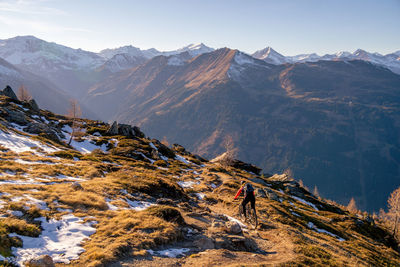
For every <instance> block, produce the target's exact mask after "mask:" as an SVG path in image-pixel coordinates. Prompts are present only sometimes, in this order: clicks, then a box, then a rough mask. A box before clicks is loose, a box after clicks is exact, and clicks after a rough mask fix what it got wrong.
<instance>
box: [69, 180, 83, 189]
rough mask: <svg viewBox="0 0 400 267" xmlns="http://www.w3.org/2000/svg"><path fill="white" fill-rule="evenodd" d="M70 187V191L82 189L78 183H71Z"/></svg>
mask: <svg viewBox="0 0 400 267" xmlns="http://www.w3.org/2000/svg"><path fill="white" fill-rule="evenodd" d="M71 187H72V189H74V190H76V191H77V190H83V187H82V185H81V184H80V183H78V182H73V183H72V184H71Z"/></svg>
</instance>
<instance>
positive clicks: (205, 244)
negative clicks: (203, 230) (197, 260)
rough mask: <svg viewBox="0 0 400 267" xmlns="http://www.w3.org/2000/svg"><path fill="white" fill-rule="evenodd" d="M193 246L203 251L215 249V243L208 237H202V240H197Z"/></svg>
mask: <svg viewBox="0 0 400 267" xmlns="http://www.w3.org/2000/svg"><path fill="white" fill-rule="evenodd" d="M193 245H195V246H196V247H198V248H199V249H201V250H205V249H214V248H215V245H214V241H213V240H212V239H211V238H208V237H206V236H203V237H201V238H200V239H197V240H195V241H194V242H193Z"/></svg>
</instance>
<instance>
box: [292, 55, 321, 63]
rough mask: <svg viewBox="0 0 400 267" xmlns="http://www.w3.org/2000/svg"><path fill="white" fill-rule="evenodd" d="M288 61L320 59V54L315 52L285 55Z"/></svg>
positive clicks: (313, 60)
mask: <svg viewBox="0 0 400 267" xmlns="http://www.w3.org/2000/svg"><path fill="white" fill-rule="evenodd" d="M286 58H287V59H288V61H289V62H291V63H295V62H315V61H318V60H320V59H321V57H320V56H318V55H317V54H315V53H312V54H300V55H297V56H293V57H286Z"/></svg>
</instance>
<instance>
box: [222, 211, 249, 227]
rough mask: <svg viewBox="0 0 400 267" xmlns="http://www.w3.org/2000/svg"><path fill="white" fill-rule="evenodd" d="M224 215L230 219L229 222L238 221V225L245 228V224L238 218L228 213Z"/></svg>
mask: <svg viewBox="0 0 400 267" xmlns="http://www.w3.org/2000/svg"><path fill="white" fill-rule="evenodd" d="M224 216H225V217H226V218H227V219H228V220H230V221H231V222H236V223H238V224H239V225H240V227H242V228H247V226H246V225H245V224H244V223H242V222H241V221H239V220H238V219H236V218H233V217H231V216H228V215H226V214H224Z"/></svg>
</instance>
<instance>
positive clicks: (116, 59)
mask: <svg viewBox="0 0 400 267" xmlns="http://www.w3.org/2000/svg"><path fill="white" fill-rule="evenodd" d="M147 60H148V59H147V58H145V57H142V56H134V55H132V54H129V53H121V54H116V55H114V56H113V57H112V58H110V59H109V60H107V61H106V62H105V63H104V64H103V65H101V66H100V67H99V68H98V69H97V70H98V71H100V72H103V73H104V72H105V73H115V72H119V71H122V70H126V69H130V68H134V67H136V66H139V65H140V64H143V63H144V62H146V61H147Z"/></svg>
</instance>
